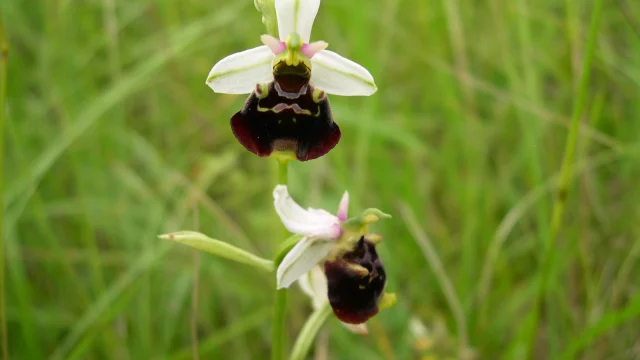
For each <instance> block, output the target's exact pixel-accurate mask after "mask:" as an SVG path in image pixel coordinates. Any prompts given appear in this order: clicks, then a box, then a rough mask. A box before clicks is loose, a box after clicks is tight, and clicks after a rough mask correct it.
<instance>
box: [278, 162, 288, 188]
mask: <svg viewBox="0 0 640 360" xmlns="http://www.w3.org/2000/svg"><path fill="white" fill-rule="evenodd" d="M288 183H289V161H288V160H278V184H281V185H287V184H288Z"/></svg>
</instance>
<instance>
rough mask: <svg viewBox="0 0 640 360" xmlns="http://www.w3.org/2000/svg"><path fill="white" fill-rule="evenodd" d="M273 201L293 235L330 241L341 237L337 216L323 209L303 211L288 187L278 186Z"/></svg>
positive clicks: (281, 218)
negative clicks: (322, 238)
mask: <svg viewBox="0 0 640 360" xmlns="http://www.w3.org/2000/svg"><path fill="white" fill-rule="evenodd" d="M273 199H274V202H273V205H274V206H275V208H276V212H277V213H278V215H279V216H280V220H282V223H283V224H284V226H285V227H286V228H287V229H288V230H289V231H291V232H292V233H294V234H300V235H307V236H312V237H325V238H330V239H336V238H337V237H338V236H340V231H341V230H340V222H339V220H338V217H337V216H335V215H333V214H330V213H329V212H327V211H325V210H321V209H307V210H305V209H303V208H302V207H301V206H300V205H298V204H297V203H296V202H295V201H293V199H292V198H291V196H290V195H289V190H288V189H287V186H286V185H278V186H276V188H275V189H274V190H273Z"/></svg>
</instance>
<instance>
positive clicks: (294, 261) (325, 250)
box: [276, 237, 335, 289]
mask: <svg viewBox="0 0 640 360" xmlns="http://www.w3.org/2000/svg"><path fill="white" fill-rule="evenodd" d="M333 246H335V242H334V241H333V240H330V239H321V238H309V237H305V238H303V239H302V240H300V241H299V242H298V243H297V244H296V246H294V247H293V249H291V251H289V252H288V253H287V255H286V256H285V257H284V259H282V262H281V263H280V266H278V270H277V271H276V280H277V281H278V289H281V288H287V287H289V285H291V284H292V283H293V282H294V281H296V280H297V279H298V278H300V277H301V276H302V275H303V274H305V273H306V272H308V271H309V270H311V268H313V267H314V266H315V265H316V264H317V263H318V262H320V261H321V260H322V259H324V258H325V257H327V255H329V251H331V248H332V247H333Z"/></svg>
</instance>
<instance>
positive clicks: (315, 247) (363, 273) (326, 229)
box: [273, 185, 395, 324]
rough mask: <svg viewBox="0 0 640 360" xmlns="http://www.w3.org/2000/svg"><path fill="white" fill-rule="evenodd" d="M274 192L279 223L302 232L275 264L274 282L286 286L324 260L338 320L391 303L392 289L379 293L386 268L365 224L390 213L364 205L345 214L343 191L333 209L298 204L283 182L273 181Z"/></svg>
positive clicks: (361, 317)
mask: <svg viewBox="0 0 640 360" xmlns="http://www.w3.org/2000/svg"><path fill="white" fill-rule="evenodd" d="M273 197H274V205H275V208H276V212H277V213H278V215H279V216H280V219H281V220H282V222H283V224H284V226H285V227H286V228H287V229H288V230H289V231H291V232H292V233H294V234H299V235H302V236H303V237H302V239H301V240H300V241H299V242H298V243H297V244H296V245H295V246H294V247H293V248H292V249H291V250H290V251H289V252H288V253H287V255H286V256H285V257H284V258H283V260H282V262H281V263H280V265H279V266H278V269H277V271H276V279H277V283H278V288H287V287H289V286H290V285H291V284H292V283H293V282H295V281H296V280H298V279H299V278H300V277H301V276H303V275H305V274H306V273H308V272H309V271H310V270H311V269H312V268H313V267H314V266H316V264H318V263H320V262H323V264H324V265H323V266H324V273H325V275H326V279H327V297H328V299H329V303H330V304H331V307H332V308H333V312H334V314H335V315H336V316H337V317H338V318H339V319H340V320H341V321H342V322H345V323H348V324H361V323H364V322H365V321H367V320H368V319H369V318H370V317H372V316H374V315H375V314H377V313H378V311H379V308H380V307H383V308H384V307H388V306H390V305H391V304H392V303H393V301H394V299H395V298H394V296H393V295H391V294H385V295H387V296H382V295H383V293H384V288H385V285H386V273H385V270H384V267H383V265H382V261H381V260H380V258H379V257H378V254H377V252H376V249H375V244H376V243H378V242H379V241H380V240H381V238H380V236H378V235H374V234H369V233H368V225H369V224H372V223H374V222H377V221H378V220H379V219H380V218H386V217H389V215H386V214H384V213H382V212H381V211H380V210H377V209H368V210H365V211H364V213H363V214H362V215H361V216H357V217H354V218H347V209H348V206H349V194H348V193H347V192H345V193H344V196H343V197H342V200H341V201H340V206H339V209H338V213H337V215H333V214H331V213H329V212H328V211H325V210H321V209H311V208H310V209H307V210H305V209H303V208H302V207H301V206H300V205H298V204H297V203H296V202H295V201H294V200H293V199H292V198H291V196H290V195H289V192H288V189H287V187H286V186H285V185H278V186H276V188H275V190H274V191H273Z"/></svg>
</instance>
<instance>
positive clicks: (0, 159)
mask: <svg viewBox="0 0 640 360" xmlns="http://www.w3.org/2000/svg"><path fill="white" fill-rule="evenodd" d="M8 60H9V43H8V41H7V37H6V35H5V31H4V23H3V22H2V14H0V333H1V334H0V336H1V337H2V358H3V359H8V358H9V342H8V341H7V313H6V304H5V299H6V296H5V291H4V290H5V284H4V280H5V278H4V265H5V263H4V235H5V234H4V228H3V226H2V224H4V205H3V204H4V198H3V196H2V194H4V182H3V180H4V115H5V109H4V105H5V102H6V100H5V98H6V90H7V61H8Z"/></svg>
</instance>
